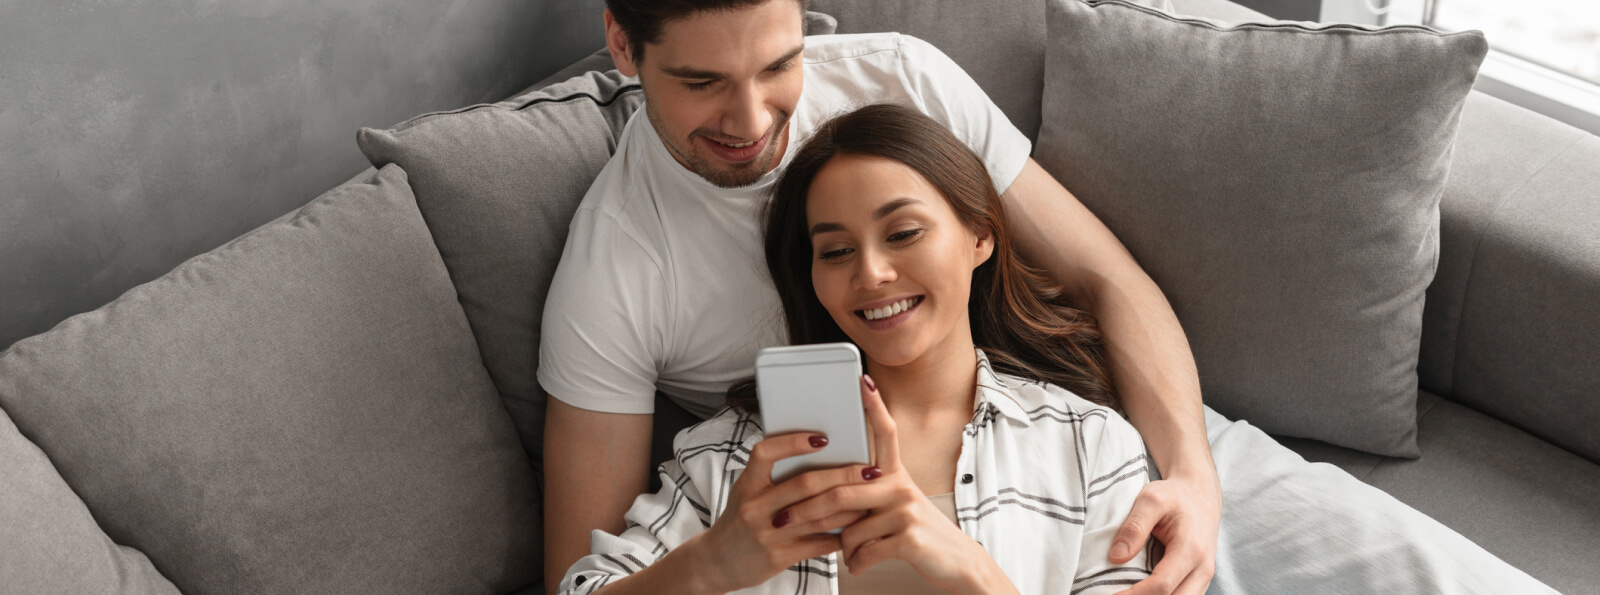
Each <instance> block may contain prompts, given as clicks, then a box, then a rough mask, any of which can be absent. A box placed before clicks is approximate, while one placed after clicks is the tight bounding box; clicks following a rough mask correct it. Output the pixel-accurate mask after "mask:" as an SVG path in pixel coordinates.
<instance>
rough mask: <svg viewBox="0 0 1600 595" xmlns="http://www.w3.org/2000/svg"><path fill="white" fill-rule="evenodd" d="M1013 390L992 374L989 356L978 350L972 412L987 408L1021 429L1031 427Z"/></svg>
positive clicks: (1026, 413)
mask: <svg viewBox="0 0 1600 595" xmlns="http://www.w3.org/2000/svg"><path fill="white" fill-rule="evenodd" d="M1015 390H1016V389H1015V388H1014V387H1012V386H1011V383H1008V382H1006V381H1005V380H1004V379H1002V378H1000V376H999V375H997V374H995V373H994V367H993V366H991V365H990V364H989V356H988V355H985V354H984V353H983V350H982V349H979V350H978V389H977V397H976V398H974V399H973V403H972V410H973V412H974V413H976V412H977V411H978V410H980V409H982V408H984V407H989V408H991V409H993V410H995V411H997V412H999V414H1000V415H1003V416H1005V417H1006V418H1007V419H1010V420H1011V421H1014V422H1017V423H1020V424H1022V425H1023V427H1027V426H1031V425H1033V420H1032V419H1030V418H1029V417H1028V412H1027V411H1024V410H1023V409H1022V404H1021V403H1018V402H1017V396H1016V393H1015Z"/></svg>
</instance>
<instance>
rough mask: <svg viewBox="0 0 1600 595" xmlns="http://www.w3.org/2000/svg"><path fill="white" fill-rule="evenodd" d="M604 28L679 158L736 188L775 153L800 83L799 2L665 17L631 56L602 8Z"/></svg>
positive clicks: (778, 156)
mask: <svg viewBox="0 0 1600 595" xmlns="http://www.w3.org/2000/svg"><path fill="white" fill-rule="evenodd" d="M606 30H607V35H606V38H607V39H606V40H607V43H608V44H609V45H610V46H611V53H612V56H613V57H615V58H617V67H618V70H620V71H622V73H623V74H625V75H630V76H631V75H634V74H637V75H638V76H639V82H640V83H641V84H642V85H643V86H644V93H645V110H646V114H647V115H648V116H649V118H650V124H651V125H652V126H654V127H655V129H656V133H657V134H659V135H660V136H661V140H662V141H663V143H664V144H666V146H667V149H668V150H669V151H671V152H672V155H673V157H674V158H676V159H677V160H678V163H680V164H682V165H683V166H684V167H686V168H688V169H689V171H692V172H695V173H697V174H699V175H700V176H701V177H703V178H705V179H706V180H707V181H709V182H711V183H713V184H716V185H718V186H722V187H724V188H735V187H739V186H748V185H750V184H753V183H755V181H756V180H757V179H759V178H760V177H761V176H762V175H763V174H765V173H767V172H768V171H771V170H772V168H773V167H774V166H776V165H777V163H778V162H779V161H780V160H782V158H783V151H784V150H785V148H786V147H787V145H788V133H789V127H788V124H789V116H790V114H793V113H794V108H795V105H796V104H797V103H799V101H800V88H801V84H802V80H801V79H802V75H801V71H802V68H801V66H802V64H801V52H802V50H803V49H804V48H805V25H804V19H803V18H802V15H801V12H800V10H799V5H798V3H796V2H794V1H793V0H770V1H769V2H766V3H764V4H760V5H757V6H754V7H751V8H742V9H737V10H732V11H707V12H700V13H696V14H694V15H691V16H689V17H688V18H685V19H680V20H675V21H671V22H668V23H667V24H666V25H665V26H664V27H662V33H661V41H660V43H655V44H648V45H647V46H646V48H645V52H644V55H643V57H642V58H643V59H642V60H638V61H634V60H632V59H631V56H630V55H629V52H627V45H626V40H625V39H624V38H623V37H622V34H621V30H620V29H618V28H617V27H616V26H615V24H614V23H612V22H611V19H610V14H609V13H608V14H607V18H606ZM613 31H614V32H613ZM630 71H631V72H630Z"/></svg>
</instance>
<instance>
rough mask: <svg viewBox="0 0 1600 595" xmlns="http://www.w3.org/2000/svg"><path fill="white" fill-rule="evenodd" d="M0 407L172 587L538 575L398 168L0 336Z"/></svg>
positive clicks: (438, 582)
mask: <svg viewBox="0 0 1600 595" xmlns="http://www.w3.org/2000/svg"><path fill="white" fill-rule="evenodd" d="M0 407H4V408H5V410H6V411H7V412H9V413H10V414H11V417H12V418H13V419H14V420H15V421H16V424H17V426H18V427H19V428H21V430H22V432H23V433H24V434H25V435H27V436H28V437H30V438H31V439H32V440H33V441H34V442H35V443H36V444H38V445H39V447H40V448H41V449H42V450H43V451H44V452H45V453H46V454H47V455H49V457H50V461H51V462H52V463H54V464H55V466H56V468H57V469H59V470H60V472H61V475H62V476H63V477H64V478H65V479H66V481H67V483H68V484H69V485H71V486H72V488H73V489H74V490H76V491H77V493H78V494H79V495H80V496H81V497H82V498H83V501H84V502H85V503H87V504H88V508H89V510H90V511H92V512H93V513H94V516H95V518H96V519H97V520H98V521H99V522H100V524H101V525H102V526H103V527H104V528H105V531H106V533H107V534H108V535H110V536H111V538H112V539H114V540H116V541H117V542H118V543H123V544H127V545H130V546H132V547H135V548H138V549H139V550H141V551H143V552H144V553H145V554H147V555H148V556H149V557H150V560H151V561H152V562H154V564H155V566H156V568H158V569H160V570H161V571H162V573H164V574H165V575H166V576H167V577H168V578H170V579H172V581H173V583H175V584H176V585H178V587H179V588H181V589H182V590H183V591H184V592H188V593H353V592H384V593H485V592H490V591H495V592H503V591H507V590H510V589H512V588H515V587H518V586H521V585H523V584H526V583H528V582H530V581H533V580H535V579H536V578H537V577H538V574H537V572H538V563H539V556H540V550H539V545H540V544H539V537H538V535H539V532H538V525H537V523H538V515H537V512H538V509H537V503H536V499H535V493H534V482H533V474H532V472H531V470H530V469H529V467H528V463H527V459H526V457H525V455H524V453H523V452H522V449H521V447H520V446H519V444H518V442H517V437H516V434H515V431H514V430H513V428H512V426H511V423H510V421H509V420H508V419H507V417H506V414H505V410H504V408H503V406H502V405H501V404H500V401H499V399H497V398H496V395H495V393H494V387H493V385H492V384H491V383H490V382H489V378H488V375H487V373H486V372H485V371H484V369H483V365H482V363H481V361H480V360H479V356H478V353H477V348H476V347H475V346H474V345H473V342H472V335H471V333H470V331H469V330H468V328H467V321H466V318H465V317H464V316H463V314H462V312H461V308H460V306H459V305H458V304H457V303H456V296H455V291H454V289H453V288H452V287H451V285H450V281H449V278H448V276H447V274H446V272H445V269H444V264H443V262H441V261H440V259H439V256H438V253H437V251H435V249H434V247H433V242H432V241H431V239H430V237H429V234H428V229H427V227H426V226H425V225H424V224H423V221H422V218H421V216H420V215H419V214H418V213H417V210H416V206H415V203H414V202H413V200H412V197H411V192H410V190H409V188H408V187H407V186H406V176H405V173H404V172H403V171H401V170H400V169H399V168H397V167H388V168H384V169H382V170H380V171H379V172H377V174H376V175H375V177H374V178H373V179H372V180H370V181H369V183H366V184H347V185H344V186H340V187H338V188H335V189H334V190H332V191H329V192H328V193H326V194H324V195H323V196H322V197H320V198H318V199H316V200H314V201H312V202H311V203H310V204H309V205H307V206H306V207H304V208H302V209H301V210H300V211H299V212H298V213H297V214H296V215H295V216H294V217H292V218H290V219H288V220H286V221H280V222H276V223H271V224H268V225H266V226H264V227H261V228H258V229H257V230H255V231H253V232H251V233H249V234H246V235H244V236H242V237H240V238H238V239H236V240H234V241H232V242H230V243H228V244H226V245H224V246H223V247H221V248H218V249H216V250H214V251H212V252H210V253H207V254H204V255H201V256H198V257H195V258H194V259H191V260H190V261H188V262H186V263H184V264H183V265H182V266H179V267H178V268H176V269H174V270H173V271H172V272H171V273H168V274H167V275H166V276H163V277H162V278H160V279H157V280H156V281H153V282H151V283H148V284H145V285H141V286H139V287H137V288H134V289H132V290H130V291H129V292H128V293H126V294H124V295H123V296H122V297H120V298H118V299H117V300H116V301H114V302H112V303H111V304H109V305H107V306H105V307H103V308H101V309H99V310H96V311H94V312H90V313H87V314H83V315H80V316H77V317H74V318H71V319H69V320H67V321H65V322H63V323H61V324H60V325H59V326H57V327H56V328H55V329H54V330H52V331H50V332H49V333H46V334H43V335H39V336H36V337H32V338H29V339H25V340H23V341H21V342H18V343H17V344H16V345H14V346H13V347H12V348H11V349H9V350H8V351H7V352H5V353H4V354H0Z"/></svg>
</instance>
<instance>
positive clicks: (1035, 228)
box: [1004, 159, 1222, 595]
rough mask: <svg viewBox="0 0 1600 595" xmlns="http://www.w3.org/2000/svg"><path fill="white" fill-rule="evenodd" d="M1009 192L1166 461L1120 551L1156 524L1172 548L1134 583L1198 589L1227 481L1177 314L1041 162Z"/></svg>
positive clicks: (1137, 422)
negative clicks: (1095, 331) (1100, 338)
mask: <svg viewBox="0 0 1600 595" xmlns="http://www.w3.org/2000/svg"><path fill="white" fill-rule="evenodd" d="M1004 198H1005V201H1006V206H1007V207H1008V209H1007V215H1006V224H1007V225H1008V226H1009V227H1010V228H1011V230H1012V236H1013V237H1014V238H1016V242H1017V249H1018V250H1019V251H1020V252H1021V254H1022V255H1023V257H1024V258H1026V259H1027V260H1028V262H1030V263H1032V264H1034V265H1035V266H1039V267H1042V268H1044V269H1045V270H1046V271H1048V272H1049V273H1050V274H1051V276H1052V277H1053V278H1055V279H1056V281H1057V282H1059V283H1061V284H1062V286H1063V287H1064V288H1065V289H1066V290H1067V292H1068V295H1069V296H1070V297H1071V298H1072V299H1073V301H1075V302H1077V303H1078V304H1080V305H1082V306H1083V307H1084V308H1085V309H1087V310H1088V311H1089V312H1091V313H1093V314H1094V315H1095V318H1096V319H1098V321H1099V323H1100V329H1101V331H1102V332H1103V333H1104V334H1105V337H1106V340H1105V343H1106V353H1107V356H1108V357H1107V359H1108V360H1109V361H1110V365H1111V373H1112V379H1113V381H1114V382H1115V384H1116V389H1117V393H1118V394H1119V395H1120V396H1121V398H1122V402H1123V406H1124V407H1125V408H1126V409H1127V411H1128V417H1129V419H1130V420H1131V421H1132V422H1133V425H1134V427H1136V428H1138V429H1139V432H1140V433H1141V434H1143V435H1144V440H1145V443H1146V444H1147V445H1148V446H1149V448H1150V455H1151V457H1152V458H1154V459H1155V463H1156V466H1157V468H1159V469H1160V470H1161V475H1162V477H1163V479H1162V480H1161V481H1157V482H1154V483H1151V484H1149V486H1148V487H1146V488H1145V489H1144V490H1143V491H1142V492H1141V493H1140V496H1139V499H1138V501H1137V502H1136V503H1135V504H1134V509H1133V513H1132V514H1130V515H1129V516H1128V520H1127V522H1126V523H1124V525H1123V526H1122V529H1121V531H1120V533H1119V535H1118V538H1117V540H1116V545H1113V546H1112V548H1111V550H1110V556H1111V558H1112V561H1113V562H1127V561H1128V560H1129V559H1130V558H1129V557H1130V556H1132V555H1134V554H1135V553H1137V552H1138V551H1139V550H1141V549H1142V548H1143V547H1144V545H1145V542H1146V540H1147V539H1148V538H1149V537H1150V536H1152V535H1154V536H1155V537H1157V538H1158V539H1160V540H1161V541H1162V542H1163V543H1164V544H1165V545H1166V557H1165V558H1164V559H1163V560H1162V561H1161V564H1160V565H1159V566H1158V567H1157V568H1156V572H1155V574H1154V575H1152V577H1151V579H1150V580H1148V581H1146V582H1145V583H1143V584H1140V585H1138V586H1136V587H1135V589H1134V592H1136V593H1159V594H1161V595H1166V594H1168V593H1183V594H1184V595H1200V594H1201V593H1204V592H1205V590H1206V586H1207V585H1208V584H1209V583H1210V581H1211V575H1212V572H1213V570H1214V560H1215V559H1216V551H1217V526H1218V524H1219V523H1220V522H1221V518H1222V488H1221V485H1220V484H1219V483H1218V480H1217V472H1216V467H1215V465H1214V464H1213V463H1212V461H1211V448H1210V444H1209V443H1208V442H1207V441H1206V428H1205V416H1204V414H1203V412H1202V410H1201V407H1200V379H1199V375H1198V373H1197V372H1196V371H1195V365H1194V356H1193V354H1191V353H1190V351H1189V343H1188V340H1187V339H1186V338H1185V337H1184V334H1183V328H1182V327H1181V326H1180V325H1179V324H1178V318H1177V315H1175V314H1174V313H1173V312H1172V306H1171V305H1170V304H1168V303H1167V300H1166V297H1165V296H1163V295H1162V293H1161V290H1160V288H1158V287H1156V285H1155V282H1154V281H1152V280H1151V279H1150V276H1149V275H1146V274H1145V272H1144V270H1143V269H1142V268H1140V267H1139V264H1138V263H1137V262H1135V261H1134V259H1133V256H1132V255H1131V254H1129V253H1128V250H1127V249H1126V248H1124V247H1123V245H1122V243H1121V242H1120V241H1118V240H1117V238H1116V236H1114V235H1112V233H1111V230H1109V229H1107V228H1106V226H1105V224H1103V223H1101V222H1100V220H1099V219H1098V218H1096V217H1095V216H1094V213H1091V212H1089V209H1087V208H1085V207H1084V206H1083V204H1082V203H1080V202H1078V199H1077V198H1075V197H1073V196H1072V193H1070V192H1068V191H1067V189H1066V188H1064V187H1062V186H1061V184H1060V183H1058V182H1056V180H1055V179H1054V178H1052V177H1050V174H1049V173H1048V172H1046V171H1045V170H1044V168H1042V167H1040V166H1039V164H1038V163H1035V162H1034V161H1033V160H1032V159H1029V160H1028V163H1027V165H1025V166H1024V167H1023V170H1022V173H1021V174H1020V175H1018V176H1017V179H1016V181H1014V182H1012V183H1011V186H1010V187H1009V188H1007V189H1006V193H1005V195H1004ZM1124 546H1125V547H1124ZM1119 548H1120V549H1119Z"/></svg>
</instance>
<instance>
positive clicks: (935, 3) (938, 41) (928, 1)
mask: <svg viewBox="0 0 1600 595" xmlns="http://www.w3.org/2000/svg"><path fill="white" fill-rule="evenodd" d="M1138 2H1139V3H1141V4H1146V5H1149V6H1152V7H1155V8H1157V9H1162V10H1166V9H1168V8H1170V7H1171V2H1170V0H1138ZM811 7H812V8H815V9H817V10H820V11H823V12H826V13H828V14H830V15H833V16H834V17H836V18H837V19H838V21H839V25H838V32H839V33H876V32H882V31H895V32H899V33H905V34H907V35H912V36H915V37H916V38H918V39H922V40H924V41H927V42H928V43H931V44H933V45H934V47H937V48H939V50H940V51H942V52H944V53H945V54H946V55H948V56H950V59H951V60H955V62H956V64H959V65H961V69H962V70H965V71H966V72H967V75H969V76H971V77H972V80H973V81H975V82H977V83H978V86H979V87H982V88H983V91H984V92H985V93H987V94H988V95H989V99H990V100H991V101H993V102H994V104H995V105H996V106H998V107H999V108H1000V111H1002V112H1005V114H1006V117H1007V118H1009V119H1010V120H1011V124H1012V125H1014V126H1016V127H1017V130H1021V131H1022V134H1023V135H1024V136H1027V137H1028V140H1035V139H1037V138H1038V136H1039V96H1040V90H1041V89H1042V88H1043V86H1044V83H1043V81H1044V50H1045V26H1044V0H1025V1H1009V2H974V1H973V0H873V1H871V2H862V1H860V0H814V1H813V2H812V3H811Z"/></svg>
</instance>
